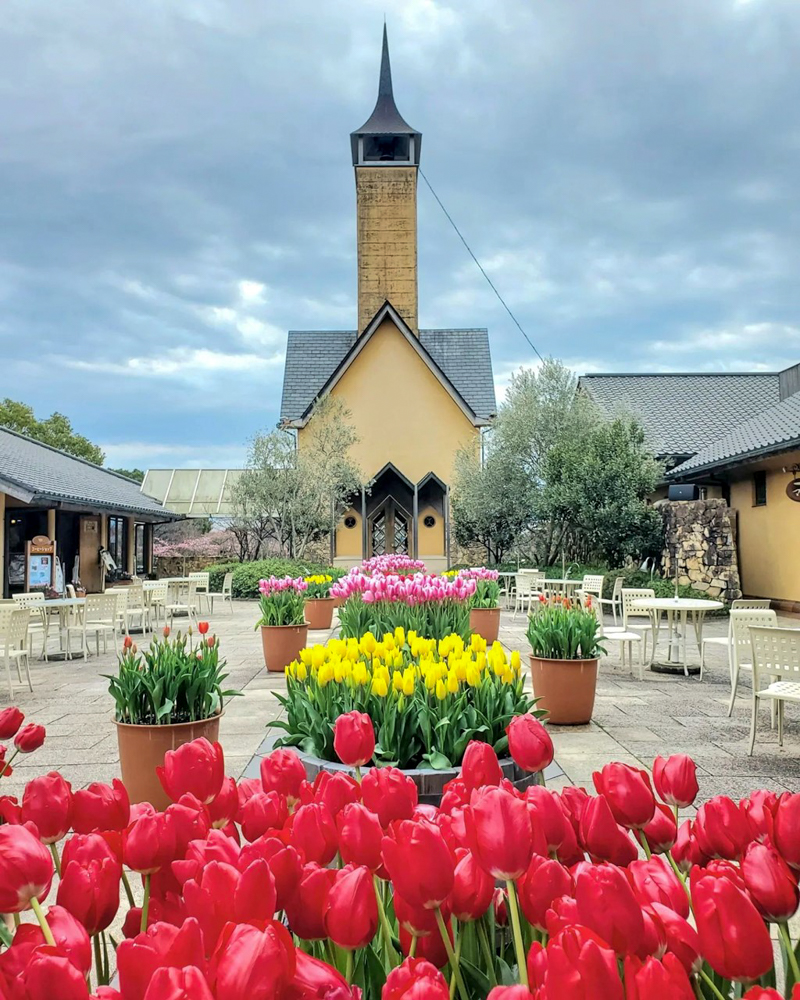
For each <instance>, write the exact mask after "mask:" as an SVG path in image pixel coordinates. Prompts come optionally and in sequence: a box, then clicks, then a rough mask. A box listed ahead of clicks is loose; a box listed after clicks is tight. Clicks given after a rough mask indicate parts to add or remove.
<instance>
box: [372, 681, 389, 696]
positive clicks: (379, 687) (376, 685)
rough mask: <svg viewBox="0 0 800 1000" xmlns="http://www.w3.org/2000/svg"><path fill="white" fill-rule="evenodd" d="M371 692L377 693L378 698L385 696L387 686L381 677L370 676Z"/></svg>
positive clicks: (387, 690) (387, 689) (387, 691)
mask: <svg viewBox="0 0 800 1000" xmlns="http://www.w3.org/2000/svg"><path fill="white" fill-rule="evenodd" d="M372 693H373V694H375V695H377V696H378V697H379V698H385V697H386V695H387V694H388V693H389V687H388V685H387V683H386V680H385V678H383V677H373V678H372Z"/></svg>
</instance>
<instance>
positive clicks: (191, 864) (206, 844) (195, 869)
mask: <svg viewBox="0 0 800 1000" xmlns="http://www.w3.org/2000/svg"><path fill="white" fill-rule="evenodd" d="M281 846H283V845H281ZM254 857H260V855H259V854H256V855H254ZM243 860H244V859H243V858H242V852H241V851H240V850H239V845H238V844H237V843H236V841H235V840H233V838H231V837H229V836H228V835H227V834H225V833H223V832H222V830H209V831H208V836H206V837H205V838H204V839H203V840H193V841H192V842H191V843H190V844H189V845H188V847H187V848H186V856H185V858H183V859H178V860H176V861H173V862H172V864H171V866H170V867H171V868H172V872H173V874H174V875H175V877H176V878H177V880H178V882H180V883H181V884H183V883H184V882H187V881H188V880H189V879H190V878H193V879H195V880H197V879H199V878H200V876H201V875H202V872H203V869H204V868H205V866H206V865H207V864H208V863H209V862H210V861H224V862H225V863H226V864H229V865H233V867H234V868H240V867H241V862H243ZM250 860H252V858H251V859H250ZM245 867H247V863H245Z"/></svg>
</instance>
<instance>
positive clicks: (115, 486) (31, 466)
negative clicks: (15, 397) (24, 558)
mask: <svg viewBox="0 0 800 1000" xmlns="http://www.w3.org/2000/svg"><path fill="white" fill-rule="evenodd" d="M0 491H2V492H4V493H9V494H10V495H11V496H14V497H16V498H17V499H18V500H22V501H23V502H25V503H32V504H35V503H44V504H52V503H70V504H77V505H85V506H86V507H89V508H92V509H94V508H98V507H99V508H102V509H104V510H118V511H129V512H130V513H131V514H143V515H144V514H146V515H150V516H153V517H158V518H161V519H163V520H177V519H178V518H180V516H181V515H180V514H175V513H174V512H173V511H171V510H167V509H166V508H165V507H162V505H161V504H160V503H157V502H156V501H155V500H153V499H152V498H151V497H148V496H145V495H144V494H143V493H141V492H140V490H139V484H138V483H136V482H134V481H133V480H132V479H128V477H127V476H121V475H120V474H119V473H118V472H112V471H111V470H110V469H102V468H100V466H99V465H94V464H93V463H92V462H87V461H85V460H84V459H82V458H75V456H74V455H68V454H67V453H66V452H64V451H59V450H58V449H57V448H51V447H50V446H49V445H46V444H42V443H41V442H40V441H34V440H33V439H32V438H29V437H25V436H24V435H23V434H17V433H15V432H14V431H10V430H7V429H6V428H5V427H1V428H0Z"/></svg>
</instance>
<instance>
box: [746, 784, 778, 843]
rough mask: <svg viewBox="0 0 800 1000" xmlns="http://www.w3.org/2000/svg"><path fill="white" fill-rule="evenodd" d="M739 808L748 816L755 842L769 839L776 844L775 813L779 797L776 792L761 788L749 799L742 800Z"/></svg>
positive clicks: (751, 794) (752, 793)
mask: <svg viewBox="0 0 800 1000" xmlns="http://www.w3.org/2000/svg"><path fill="white" fill-rule="evenodd" d="M739 808H740V809H741V810H742V812H743V813H744V814H745V816H747V822H748V823H749V824H750V835H751V837H752V838H753V840H759V841H763V840H766V839H767V838H769V839H770V840H771V841H772V842H773V843H774V841H775V835H774V830H775V812H776V810H777V808H778V796H777V795H776V794H775V792H768V791H766V789H763V788H759V789H757V790H756V791H754V792H751V793H750V797H749V798H747V799H740V800H739Z"/></svg>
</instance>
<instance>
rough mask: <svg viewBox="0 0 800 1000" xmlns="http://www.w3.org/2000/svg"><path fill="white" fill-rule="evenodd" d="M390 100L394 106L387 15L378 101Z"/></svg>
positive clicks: (384, 22) (384, 20)
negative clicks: (382, 99)
mask: <svg viewBox="0 0 800 1000" xmlns="http://www.w3.org/2000/svg"><path fill="white" fill-rule="evenodd" d="M382 97H383V98H385V99H388V100H390V101H391V102H392V104H394V94H393V93H392V64H391V63H390V62H389V35H388V33H387V31H386V15H385V14H384V18H383V50H382V52H381V76H380V81H379V83H378V101H380V99H381V98H382Z"/></svg>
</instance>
